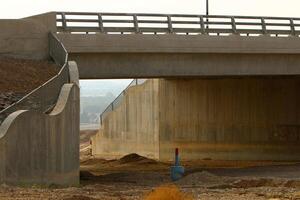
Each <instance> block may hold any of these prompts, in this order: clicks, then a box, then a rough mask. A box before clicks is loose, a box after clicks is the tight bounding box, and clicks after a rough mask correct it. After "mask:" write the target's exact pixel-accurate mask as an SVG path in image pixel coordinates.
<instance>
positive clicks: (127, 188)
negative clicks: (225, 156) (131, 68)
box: [0, 132, 300, 200]
mask: <svg viewBox="0 0 300 200" xmlns="http://www.w3.org/2000/svg"><path fill="white" fill-rule="evenodd" d="M92 134H94V133H91V132H84V133H82V134H81V141H82V144H81V147H82V148H81V150H82V151H81V173H80V176H81V185H80V187H71V188H59V187H55V186H53V187H50V188H41V187H36V186H35V187H29V188H21V187H13V186H7V185H2V186H0V199H65V200H71V199H74V200H93V199H99V200H105V199H108V200H117V199H122V200H125V199H126V200H127V199H128V200H129V199H130V200H131V199H145V200H153V199H158V200H159V199H162V200H167V199H170V200H181V199H182V200H183V199H184V200H191V199H205V200H206V199H207V200H211V199H224V200H235V199H246V200H247V199H248V200H253V199H258V200H262V199H268V200H278V199H291V200H292V199H293V200H295V199H300V163H292V162H284V163H282V162H281V163H280V162H267V161H266V162H261V161H259V162H244V161H216V160H198V161H191V162H184V163H182V164H183V165H184V166H185V169H186V174H185V176H184V177H183V178H182V179H181V180H179V181H177V182H171V180H170V175H169V170H170V166H171V165H172V163H164V162H158V161H155V160H152V159H148V158H145V157H142V156H139V155H137V154H130V155H127V156H124V157H122V158H121V159H112V160H106V159H101V158H94V157H92V156H91V155H90V153H89V152H90V151H89V150H88V149H89V148H90V146H89V143H88V140H87V139H86V137H88V135H92Z"/></svg>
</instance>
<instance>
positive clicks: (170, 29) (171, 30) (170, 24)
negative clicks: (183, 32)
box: [167, 15, 173, 33]
mask: <svg viewBox="0 0 300 200" xmlns="http://www.w3.org/2000/svg"><path fill="white" fill-rule="evenodd" d="M167 18H168V29H169V33H173V26H172V20H171V16H170V15H168V16H167Z"/></svg>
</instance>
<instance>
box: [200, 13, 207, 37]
mask: <svg viewBox="0 0 300 200" xmlns="http://www.w3.org/2000/svg"><path fill="white" fill-rule="evenodd" d="M200 27H201V34H206V32H205V25H204V19H203V16H200Z"/></svg>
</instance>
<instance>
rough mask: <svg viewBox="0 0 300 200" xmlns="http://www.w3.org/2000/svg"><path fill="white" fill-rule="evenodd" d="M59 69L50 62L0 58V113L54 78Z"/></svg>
mask: <svg viewBox="0 0 300 200" xmlns="http://www.w3.org/2000/svg"><path fill="white" fill-rule="evenodd" d="M58 71H59V67H58V66H57V65H55V64H54V63H52V62H50V61H40V60H27V59H14V58H7V57H0V77H1V78H0V111H1V110H3V109H4V108H6V107H8V106H9V105H11V104H13V103H14V102H16V101H18V100H19V99H21V98H22V97H23V96H25V95H26V94H28V93H29V92H31V91H32V90H34V89H35V88H37V87H39V86H40V85H42V84H43V83H45V82H47V81H48V80H49V79H51V78H52V77H54V76H55V75H56V74H57V73H58Z"/></svg>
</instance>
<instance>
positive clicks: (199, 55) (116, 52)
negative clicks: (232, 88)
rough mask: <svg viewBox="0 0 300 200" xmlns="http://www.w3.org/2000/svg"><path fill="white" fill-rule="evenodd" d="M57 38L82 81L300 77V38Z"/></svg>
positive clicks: (114, 36) (178, 36)
mask: <svg viewBox="0 0 300 200" xmlns="http://www.w3.org/2000/svg"><path fill="white" fill-rule="evenodd" d="M57 36H58V38H60V40H61V41H62V42H63V43H64V45H65V47H66V49H67V51H68V52H69V55H70V57H71V59H72V60H75V61H76V62H77V64H78V67H79V74H80V78H82V79H93V78H154V77H158V78H162V77H195V76H236V75H238V76H239V75H296V74H300V69H299V67H297V66H299V65H300V57H299V55H298V54H299V53H300V39H299V37H285V38H284V37H281V38H280V37H269V36H259V37H242V36H207V35H196V36H184V35H176V34H166V35H143V34H131V35H110V34H94V35H85V34H81V35H79V34H66V33H63V34H58V35H57Z"/></svg>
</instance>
